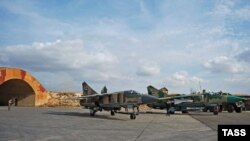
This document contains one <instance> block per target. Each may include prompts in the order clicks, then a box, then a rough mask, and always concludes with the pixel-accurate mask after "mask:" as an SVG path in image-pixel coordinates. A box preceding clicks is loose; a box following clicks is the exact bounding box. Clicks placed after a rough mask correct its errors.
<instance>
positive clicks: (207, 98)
mask: <svg viewBox="0 0 250 141" xmlns="http://www.w3.org/2000/svg"><path fill="white" fill-rule="evenodd" d="M147 89H148V94H149V95H154V96H156V97H159V99H160V100H159V101H158V102H156V103H153V104H148V106H149V107H152V108H160V109H163V108H166V103H167V102H168V101H173V103H174V104H173V105H174V108H175V110H179V111H182V112H183V113H186V112H187V111H191V110H196V109H197V110H202V111H203V112H207V111H210V112H213V113H214V114H218V112H222V110H223V109H224V110H227V111H228V112H230V113H231V112H233V111H235V112H237V113H240V112H241V111H242V109H243V108H244V107H243V106H244V101H245V100H246V99H245V98H242V97H239V96H233V95H231V94H228V93H223V92H217V93H208V92H206V91H205V90H203V92H202V93H201V94H190V95H180V94H175V95H168V93H166V92H167V91H166V90H165V89H166V88H165V89H164V88H162V89H160V90H158V89H156V88H154V87H153V86H148V87H147Z"/></svg>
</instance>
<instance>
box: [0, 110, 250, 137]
mask: <svg viewBox="0 0 250 141" xmlns="http://www.w3.org/2000/svg"><path fill="white" fill-rule="evenodd" d="M249 117H250V113H242V114H236V113H231V114H230V113H222V114H219V115H218V116H214V115H213V114H212V113H192V114H191V115H190V114H181V113H176V114H174V115H171V116H166V115H165V111H164V110H163V111H161V110H154V111H152V113H145V112H144V113H140V115H138V116H137V117H136V120H130V118H129V115H126V114H118V113H117V114H116V115H115V116H111V115H110V113H109V112H98V113H97V114H96V116H95V117H90V116H89V111H88V110H87V109H81V108H40V107H39V108H31V107H13V108H12V109H11V111H8V110H7V107H0V141H68V140H74V141H83V140H84V141H93V140H101V141H118V140H119V141H152V140H154V141H166V140H169V141H182V140H185V141H196V140H197V141H214V140H217V131H216V124H218V123H220V122H222V121H223V123H238V122H239V123H243V124H245V123H247V122H248V123H249ZM223 119H227V120H223ZM243 120H244V121H245V122H242V121H243ZM240 121H241V122H240Z"/></svg>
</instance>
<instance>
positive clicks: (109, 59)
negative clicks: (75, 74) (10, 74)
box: [0, 40, 117, 72]
mask: <svg viewBox="0 0 250 141" xmlns="http://www.w3.org/2000/svg"><path fill="white" fill-rule="evenodd" d="M1 54H2V55H1V56H4V57H2V58H0V63H1V65H7V66H8V65H10V66H15V65H19V67H24V68H29V69H31V70H34V71H50V72H51V71H61V70H72V69H82V68H89V69H91V68H98V69H103V68H104V67H105V68H106V67H108V66H110V65H112V64H115V63H116V62H117V58H116V57H115V56H114V55H113V54H111V53H110V52H108V51H106V52H98V51H96V52H92V51H91V52H90V51H87V50H85V49H84V43H83V41H82V40H67V41H60V40H57V41H55V42H46V43H43V42H36V43H33V44H32V45H15V46H7V47H5V48H2V49H1Z"/></svg>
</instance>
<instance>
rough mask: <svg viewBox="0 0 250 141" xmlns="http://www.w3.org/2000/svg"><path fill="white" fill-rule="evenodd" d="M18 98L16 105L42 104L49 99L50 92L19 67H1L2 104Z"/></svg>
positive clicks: (4, 104) (0, 98) (0, 102)
mask: <svg viewBox="0 0 250 141" xmlns="http://www.w3.org/2000/svg"><path fill="white" fill-rule="evenodd" d="M9 99H16V103H15V104H16V106H40V105H43V104H45V103H47V101H48V93H47V91H46V90H45V88H44V87H43V86H42V84H40V82H39V81H38V80H37V79H36V78H35V77H33V76H32V75H31V74H30V73H28V72H26V71H24V70H22V69H17V68H3V67H0V106H6V105H8V100H9Z"/></svg>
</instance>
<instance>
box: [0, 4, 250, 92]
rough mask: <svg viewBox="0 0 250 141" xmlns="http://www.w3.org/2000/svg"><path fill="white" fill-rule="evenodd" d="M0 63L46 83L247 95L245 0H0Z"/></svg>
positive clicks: (249, 36)
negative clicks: (202, 90) (163, 88)
mask: <svg viewBox="0 0 250 141" xmlns="http://www.w3.org/2000/svg"><path fill="white" fill-rule="evenodd" d="M0 19H1V20H0V49H1V51H0V66H3V67H19V68H22V69H24V70H27V71H29V72H30V73H32V74H33V75H34V76H35V77H36V78H37V79H38V80H39V81H40V82H41V83H42V84H43V85H44V86H45V88H46V89H47V90H50V91H76V92H81V83H82V82H83V81H86V82H88V83H89V84H90V85H92V86H93V87H94V88H95V89H96V90H97V91H100V90H101V88H102V87H103V86H104V85H106V86H107V88H108V90H109V91H110V92H111V91H117V90H126V89H135V90H138V91H140V92H143V93H146V87H147V86H148V85H153V86H155V87H157V88H161V87H167V88H168V89H169V91H170V93H187V94H188V93H190V90H191V89H192V90H193V91H199V90H200V86H201V88H202V89H206V90H208V91H220V90H222V91H225V92H230V93H247V94H250V87H249V86H250V57H249V56H250V47H249V45H250V1H246V0H234V1H231V0H222V1H220V0H216V1H213V0H211V1H205V0H204V1H201V0H193V1H190V0H187V1H183V0H176V1H172V0H169V1H168V0H157V1H151V0H148V1H147V0H145V1H143V0H127V1H117V0H105V1H99V0H71V1H68V0H65V1H63V0H37V1H33V0H17V1H14V0H13V1H9V0H1V1H0Z"/></svg>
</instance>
